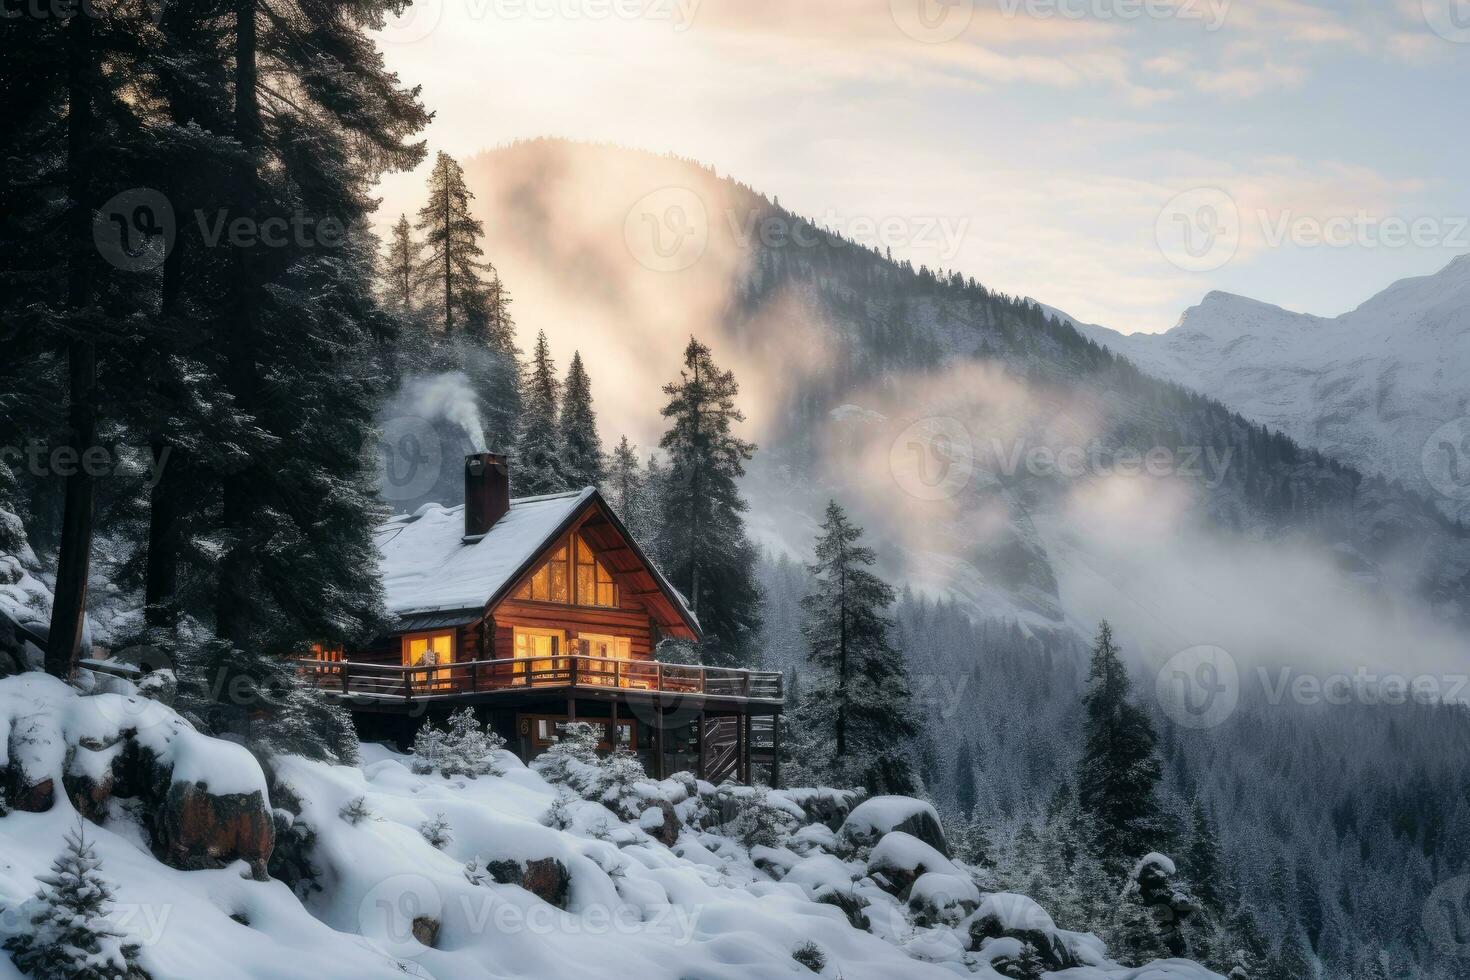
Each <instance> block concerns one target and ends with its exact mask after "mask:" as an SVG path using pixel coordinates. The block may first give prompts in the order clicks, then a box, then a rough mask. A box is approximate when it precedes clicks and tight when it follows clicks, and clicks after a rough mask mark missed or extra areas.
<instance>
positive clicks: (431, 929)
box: [412, 915, 439, 949]
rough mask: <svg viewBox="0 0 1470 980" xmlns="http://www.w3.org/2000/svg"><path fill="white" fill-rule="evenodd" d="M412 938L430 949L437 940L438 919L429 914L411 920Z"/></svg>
mask: <svg viewBox="0 0 1470 980" xmlns="http://www.w3.org/2000/svg"><path fill="white" fill-rule="evenodd" d="M412 928H413V938H415V939H417V940H418V941H419V942H421V943H423V944H424V945H425V946H427V947H429V948H430V949H433V948H434V944H435V943H437V942H438V941H439V920H438V919H436V918H434V917H433V916H431V915H421V916H418V917H417V918H415V919H414V920H413V926H412Z"/></svg>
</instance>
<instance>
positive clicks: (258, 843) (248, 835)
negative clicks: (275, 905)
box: [153, 783, 275, 881]
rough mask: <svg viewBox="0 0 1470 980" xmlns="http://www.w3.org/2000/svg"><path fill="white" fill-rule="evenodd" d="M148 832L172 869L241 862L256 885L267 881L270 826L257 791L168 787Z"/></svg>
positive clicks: (271, 843) (193, 785)
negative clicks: (240, 791) (152, 835)
mask: <svg viewBox="0 0 1470 980" xmlns="http://www.w3.org/2000/svg"><path fill="white" fill-rule="evenodd" d="M154 830H155V833H154V840H153V847H154V850H155V851H156V852H157V853H158V854H159V856H160V857H161V858H162V859H163V860H164V861H166V862H167V863H168V864H169V865H170V866H172V867H175V868H178V869H180V870H182V871H197V870H202V869H206V868H222V867H224V866H225V865H227V864H230V863H231V862H233V861H241V860H243V861H246V862H248V863H249V865H250V873H251V874H252V875H253V876H254V877H255V879H256V880H257V881H266V880H268V878H269V874H268V873H267V870H266V869H267V865H268V863H269V862H270V857H271V849H272V847H273V846H274V844H275V826H274V821H273V819H272V816H271V810H270V806H269V805H268V803H267V802H266V799H265V797H264V796H263V795H262V794H261V793H260V792H258V791H257V792H252V793H225V794H220V795H215V794H213V793H211V792H209V790H208V788H207V787H206V786H205V785H204V784H203V783H174V784H173V785H172V786H170V787H169V790H168V795H167V796H166V797H165V799H164V801H163V806H162V808H161V809H160V811H159V813H158V815H157V818H156V820H155V822H154Z"/></svg>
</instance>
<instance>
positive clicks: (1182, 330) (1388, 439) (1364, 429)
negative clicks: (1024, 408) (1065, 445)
mask: <svg viewBox="0 0 1470 980" xmlns="http://www.w3.org/2000/svg"><path fill="white" fill-rule="evenodd" d="M1061 315H1062V316H1064V317H1065V314H1061ZM1066 319H1068V320H1069V321H1070V320H1071V318H1070V317H1066ZM1071 322H1073V324H1074V325H1075V326H1077V328H1078V329H1079V330H1081V331H1082V332H1083V333H1084V334H1086V335H1087V336H1089V337H1091V338H1092V339H1093V340H1095V341H1097V342H1098V343H1100V344H1102V345H1104V346H1106V347H1109V348H1111V349H1112V350H1114V351H1116V352H1118V353H1120V354H1123V355H1125V356H1126V357H1128V358H1130V359H1131V360H1133V361H1134V362H1135V363H1136V364H1138V366H1139V367H1141V368H1143V369H1144V370H1145V371H1147V372H1149V373H1150V374H1153V375H1155V376H1157V377H1160V378H1165V379H1167V380H1170V381H1175V382H1178V383H1179V384H1182V385H1184V386H1185V387H1188V388H1192V389H1194V390H1196V391H1200V392H1203V393H1205V394H1208V395H1211V396H1213V397H1215V398H1218V399H1219V400H1221V401H1222V402H1224V403H1225V404H1226V405H1228V406H1230V407H1231V408H1233V409H1235V410H1236V411H1239V412H1240V413H1241V414H1243V415H1245V416H1246V417H1248V418H1251V419H1254V420H1256V421H1259V422H1264V423H1266V424H1267V425H1270V426H1272V427H1274V428H1279V429H1281V430H1282V431H1284V432H1286V433H1287V434H1288V435H1290V436H1292V437H1293V438H1295V439H1297V440H1298V441H1299V442H1302V443H1305V444H1306V445H1309V446H1314V447H1317V448H1319V449H1322V450H1324V451H1326V452H1329V453H1331V454H1332V455H1334V456H1337V457H1338V458H1340V459H1342V460H1343V461H1345V462H1348V463H1351V464H1352V465H1354V466H1355V467H1357V468H1358V469H1360V470H1363V471H1364V472H1368V473H1382V474H1384V475H1385V476H1387V477H1389V478H1391V479H1397V480H1402V481H1403V483H1404V485H1405V486H1408V487H1411V488H1414V489H1417V490H1419V491H1420V492H1422V493H1425V494H1426V495H1434V494H1435V489H1434V487H1432V486H1431V485H1430V484H1429V482H1428V481H1427V480H1426V478H1425V473H1424V466H1423V459H1422V458H1423V455H1424V449H1425V443H1426V440H1428V439H1429V438H1430V436H1431V435H1432V434H1433V433H1434V432H1435V431H1436V430H1438V429H1440V427H1441V426H1444V425H1445V424H1447V423H1450V422H1453V421H1454V420H1456V419H1461V418H1464V417H1465V416H1467V415H1470V384H1467V383H1466V378H1467V377H1470V255H1464V256H1460V257H1459V258H1457V259H1455V260H1454V261H1453V262H1451V263H1450V264H1449V265H1448V266H1447V267H1446V268H1444V269H1443V270H1441V271H1440V272H1438V273H1436V274H1435V275H1432V276H1424V277H1420V278H1414V279H1405V280H1402V281H1401V282H1397V283H1394V284H1393V285H1392V286H1390V287H1389V288H1387V289H1385V290H1384V291H1383V292H1381V293H1379V294H1378V295H1377V296H1374V297H1373V298H1372V299H1370V300H1368V301H1367V302H1366V303H1364V304H1363V305H1362V306H1360V307H1358V308H1357V309H1356V310H1353V311H1352V312H1350V313H1345V314H1343V315H1342V316H1339V317H1335V318H1331V319H1328V318H1324V317H1318V316H1311V315H1308V314H1303V313H1293V312H1291V311H1289V310H1284V309H1281V308H1280V307H1277V306H1271V305H1269V304H1266V303H1261V302H1257V301H1255V300H1251V299H1247V298H1245V297H1242V296H1234V295H1231V294H1229V293H1221V292H1213V293H1210V294H1209V295H1208V296H1206V297H1205V298H1204V300H1203V301H1202V302H1201V303H1200V304H1199V305H1198V306H1194V307H1191V308H1190V309H1189V310H1187V311H1185V313H1184V315H1183V316H1182V317H1181V318H1180V320H1179V324H1178V325H1177V326H1176V327H1174V329H1172V330H1170V331H1168V332H1166V333H1163V334H1131V335H1124V334H1121V333H1118V332H1116V331H1114V330H1109V329H1107V328H1106V327H1101V326H1097V325H1095V324H1082V323H1077V322H1076V321H1071ZM1443 502H1444V504H1445V505H1446V507H1447V512H1448V508H1449V507H1450V506H1451V505H1457V506H1464V504H1465V501H1463V500H1458V501H1451V500H1444V501H1443Z"/></svg>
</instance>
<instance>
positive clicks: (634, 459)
mask: <svg viewBox="0 0 1470 980" xmlns="http://www.w3.org/2000/svg"><path fill="white" fill-rule="evenodd" d="M603 471H604V472H605V473H606V474H607V475H606V477H605V479H604V481H603V496H604V497H606V498H607V502H608V504H609V505H611V507H612V509H613V511H614V512H615V513H616V514H617V515H618V516H619V517H621V518H622V519H623V523H624V524H625V525H627V527H628V532H629V533H630V534H632V535H633V540H635V541H638V542H639V543H644V542H649V543H651V542H652V541H653V535H652V534H651V533H650V531H651V528H649V527H647V526H645V518H646V517H647V516H648V515H647V502H646V499H645V494H646V491H647V480H646V478H645V477H644V475H643V467H642V466H641V465H640V464H639V462H638V453H637V451H636V450H635V449H634V448H633V445H632V443H630V442H628V437H627V436H623V437H622V438H621V439H619V440H618V444H617V445H616V446H614V447H613V451H612V452H611V453H609V454H608V457H607V459H606V461H604V463H603Z"/></svg>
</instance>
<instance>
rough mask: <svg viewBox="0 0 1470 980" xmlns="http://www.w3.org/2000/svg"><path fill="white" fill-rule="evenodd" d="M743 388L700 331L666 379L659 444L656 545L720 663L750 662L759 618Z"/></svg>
mask: <svg viewBox="0 0 1470 980" xmlns="http://www.w3.org/2000/svg"><path fill="white" fill-rule="evenodd" d="M739 391H740V386H739V385H738V384H736V382H735V375H734V374H733V373H732V372H730V371H721V370H720V369H719V368H718V367H716V365H715V362H714V355H713V354H712V353H711V351H710V349H709V348H708V347H706V346H705V345H704V344H702V343H700V342H699V341H698V340H696V339H694V338H693V337H690V338H689V343H688V345H687V346H686V347H685V348H684V366H683V368H682V369H681V370H680V372H679V380H677V381H672V382H670V383H669V384H666V385H664V394H665V395H667V396H668V398H669V401H668V404H666V405H665V406H664V408H663V416H664V418H666V419H668V420H669V430H668V431H667V432H665V433H664V435H663V438H662V439H661V440H660V441H659V446H660V447H661V448H662V449H663V450H664V451H665V452H667V453H668V465H669V472H668V475H667V478H666V479H664V480H663V481H662V483H663V487H662V494H661V497H662V499H661V504H662V510H663V515H662V520H661V521H660V523H659V528H658V533H659V538H658V541H659V543H658V547H657V551H658V556H659V560H660V564H661V565H662V567H663V570H664V572H665V573H666V574H668V576H669V577H670V579H671V580H672V581H673V583H674V585H676V586H677V587H679V588H680V589H682V590H684V594H685V595H686V596H687V597H688V599H689V602H690V604H691V605H692V606H693V608H694V611H695V613H696V614H697V615H698V616H699V620H700V623H701V624H702V625H703V626H704V633H705V645H704V651H703V658H704V662H705V663H708V664H711V665H714V666H742V665H748V664H750V663H751V662H752V660H753V658H754V656H755V651H754V650H753V649H752V646H753V643H754V641H755V639H756V637H757V635H758V633H759V631H760V623H761V620H760V615H761V613H760V604H761V594H760V588H759V586H758V585H757V584H756V579H755V563H756V558H757V553H756V550H755V547H754V546H753V545H752V544H751V543H750V539H749V538H748V537H747V535H746V532H745V511H746V510H747V504H746V502H745V498H744V497H742V496H741V495H740V490H739V487H737V486H736V482H735V481H736V480H737V479H739V478H740V477H741V476H744V475H745V462H746V460H749V459H750V458H751V457H752V456H753V455H754V454H755V445H754V444H752V443H749V442H746V441H745V440H743V439H741V438H739V437H738V436H737V435H735V430H734V427H735V424H736V423H738V422H743V421H744V420H745V416H744V414H742V413H741V412H740V410H739V409H738V408H736V407H735V396H736V395H737V394H739Z"/></svg>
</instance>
